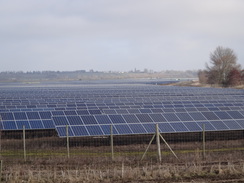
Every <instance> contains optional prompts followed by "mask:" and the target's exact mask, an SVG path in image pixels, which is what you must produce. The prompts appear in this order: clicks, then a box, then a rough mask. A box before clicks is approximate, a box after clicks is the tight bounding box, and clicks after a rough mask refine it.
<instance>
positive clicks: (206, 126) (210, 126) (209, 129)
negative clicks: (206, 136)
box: [196, 121, 216, 131]
mask: <svg viewBox="0 0 244 183" xmlns="http://www.w3.org/2000/svg"><path fill="white" fill-rule="evenodd" d="M196 123H197V124H198V125H199V126H200V127H201V128H202V129H203V125H204V127H205V130H206V131H215V130H216V129H215V128H214V126H213V125H212V124H210V123H209V121H198V122H196Z"/></svg>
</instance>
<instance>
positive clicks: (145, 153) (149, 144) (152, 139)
mask: <svg viewBox="0 0 244 183" xmlns="http://www.w3.org/2000/svg"><path fill="white" fill-rule="evenodd" d="M155 136H156V134H154V135H153V137H152V139H151V140H150V142H149V144H148V146H147V149H146V151H145V152H144V154H143V155H142V158H141V161H142V160H143V159H144V157H145V156H146V154H147V151H148V149H149V147H150V145H151V144H152V142H153V139H154V138H155Z"/></svg>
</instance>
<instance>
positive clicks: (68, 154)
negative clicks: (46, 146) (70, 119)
mask: <svg viewBox="0 0 244 183" xmlns="http://www.w3.org/2000/svg"><path fill="white" fill-rule="evenodd" d="M66 142H67V156H68V158H69V157H70V153H69V127H68V125H66Z"/></svg>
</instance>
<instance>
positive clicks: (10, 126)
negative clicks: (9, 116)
mask: <svg viewBox="0 0 244 183" xmlns="http://www.w3.org/2000/svg"><path fill="white" fill-rule="evenodd" d="M2 123H3V129H4V130H17V129H18V128H17V126H16V123H15V121H3V122H2Z"/></svg>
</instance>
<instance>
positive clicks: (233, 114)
mask: <svg viewBox="0 0 244 183" xmlns="http://www.w3.org/2000/svg"><path fill="white" fill-rule="evenodd" d="M226 112H227V113H228V114H229V115H230V116H231V117H232V118H233V119H243V118H244V116H243V115H241V113H239V112H238V111H226Z"/></svg>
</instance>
